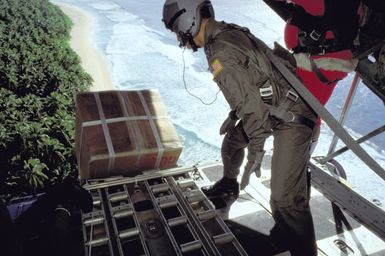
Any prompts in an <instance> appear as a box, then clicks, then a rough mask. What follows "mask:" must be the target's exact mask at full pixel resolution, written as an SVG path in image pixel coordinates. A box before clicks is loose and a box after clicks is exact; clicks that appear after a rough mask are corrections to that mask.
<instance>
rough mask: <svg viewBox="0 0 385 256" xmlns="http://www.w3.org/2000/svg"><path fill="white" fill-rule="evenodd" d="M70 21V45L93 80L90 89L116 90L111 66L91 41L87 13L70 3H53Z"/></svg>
mask: <svg viewBox="0 0 385 256" xmlns="http://www.w3.org/2000/svg"><path fill="white" fill-rule="evenodd" d="M54 4H55V5H57V6H58V7H59V8H60V9H61V10H62V11H63V12H64V14H66V15H67V16H68V17H69V18H70V19H71V21H72V23H73V26H72V29H71V33H70V35H71V40H70V47H71V48H72V49H73V50H74V51H75V52H76V53H77V54H78V55H79V57H80V64H81V66H82V67H83V69H84V70H85V71H86V72H87V73H88V74H90V75H91V77H92V79H93V80H94V81H93V83H92V86H91V87H90V91H91V92H94V91H104V90H117V89H118V88H117V86H116V85H115V84H114V82H113V79H112V75H111V72H112V70H111V69H112V68H111V64H110V63H109V62H108V60H107V59H106V57H105V56H104V55H103V54H102V53H101V52H100V51H99V50H98V49H97V48H96V47H95V45H94V44H93V43H92V34H91V32H92V20H91V17H90V15H89V14H87V13H86V12H84V11H82V10H80V9H79V8H76V7H74V6H72V5H68V4H63V3H54Z"/></svg>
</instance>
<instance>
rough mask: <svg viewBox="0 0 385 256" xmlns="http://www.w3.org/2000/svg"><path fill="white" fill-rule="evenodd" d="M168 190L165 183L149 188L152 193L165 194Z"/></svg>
mask: <svg viewBox="0 0 385 256" xmlns="http://www.w3.org/2000/svg"><path fill="white" fill-rule="evenodd" d="M169 188H170V186H169V185H168V184H167V183H161V184H156V185H153V186H151V190H152V192H153V193H161V192H166V191H168V189H169Z"/></svg>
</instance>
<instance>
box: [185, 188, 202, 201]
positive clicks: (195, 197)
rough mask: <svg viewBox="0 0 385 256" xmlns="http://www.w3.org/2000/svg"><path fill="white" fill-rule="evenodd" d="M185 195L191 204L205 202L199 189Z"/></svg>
mask: <svg viewBox="0 0 385 256" xmlns="http://www.w3.org/2000/svg"><path fill="white" fill-rule="evenodd" d="M184 195H185V197H186V199H187V201H189V202H190V203H195V202H201V201H203V200H205V196H204V195H203V193H202V191H200V190H199V189H195V190H189V191H186V192H185V194H184Z"/></svg>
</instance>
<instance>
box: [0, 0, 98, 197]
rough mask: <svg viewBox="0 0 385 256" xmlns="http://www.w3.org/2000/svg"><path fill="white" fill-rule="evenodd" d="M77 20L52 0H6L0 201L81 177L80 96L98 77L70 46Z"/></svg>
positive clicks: (1, 5)
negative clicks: (78, 148)
mask: <svg viewBox="0 0 385 256" xmlns="http://www.w3.org/2000/svg"><path fill="white" fill-rule="evenodd" d="M71 26H72V22H71V20H70V19H69V18H68V17H67V16H65V15H64V13H63V12H62V11H61V10H60V9H59V8H58V7H57V6H55V5H53V4H52V3H50V2H49V1H48V0H0V195H1V196H2V197H3V198H4V199H7V200H9V199H11V198H16V197H20V196H23V195H30V194H34V193H38V192H41V191H44V188H46V187H47V186H50V185H51V184H54V183H56V182H60V181H61V180H63V179H64V178H66V177H68V176H73V177H76V176H77V164H76V158H75V152H74V137H75V95H76V93H77V92H80V91H86V90H89V87H90V85H91V83H92V78H91V77H90V75H88V74H87V73H86V72H85V71H84V70H83V68H82V67H81V66H80V58H79V56H78V55H77V54H76V53H75V52H74V51H73V50H72V49H71V48H70V45H69V40H70V30H71Z"/></svg>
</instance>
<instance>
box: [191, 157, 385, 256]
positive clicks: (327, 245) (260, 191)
mask: <svg viewBox="0 0 385 256" xmlns="http://www.w3.org/2000/svg"><path fill="white" fill-rule="evenodd" d="M263 167H265V168H266V167H267V165H266V163H265V165H264V166H263ZM266 171H267V170H262V174H263V173H264V172H266ZM200 173H201V175H202V178H203V180H202V181H200V182H197V184H198V186H200V187H202V186H206V185H208V184H211V183H213V182H215V181H217V180H219V179H220V178H221V177H222V166H221V165H220V164H217V165H213V166H209V167H206V168H202V170H201V172H200ZM253 176H254V175H252V178H251V181H250V184H249V185H248V186H247V187H246V189H245V191H241V193H240V195H239V197H238V198H236V199H234V198H224V199H222V200H219V199H216V200H215V201H213V203H214V204H215V205H216V206H217V212H218V213H219V215H220V216H221V217H222V218H223V219H224V220H225V222H226V223H227V224H228V226H229V227H230V229H231V230H232V232H233V233H234V235H235V236H236V238H237V239H238V241H239V242H240V243H241V245H242V246H243V247H244V249H245V250H246V251H247V253H248V254H249V255H269V254H268V251H269V249H268V235H269V232H270V229H271V228H272V227H273V225H274V220H273V218H272V216H271V214H270V206H269V201H268V200H269V196H270V190H269V179H268V178H266V177H264V176H263V175H262V179H257V178H256V177H253ZM310 205H311V211H312V215H313V220H314V226H315V232H316V239H317V245H318V255H330V256H334V255H338V256H345V255H346V256H348V255H372V256H379V255H385V243H384V241H383V240H382V239H381V238H379V237H378V236H376V235H375V234H374V233H372V232H371V231H369V230H368V229H367V228H365V227H364V226H363V225H361V224H360V223H359V222H357V221H356V220H355V219H353V218H352V217H350V216H349V215H348V214H347V213H345V212H344V211H341V210H340V208H338V207H337V206H335V205H333V204H332V203H331V202H330V201H329V200H328V199H327V198H325V197H324V196H323V195H322V194H321V193H320V192H318V191H317V190H316V189H314V188H312V191H311V200H310ZM265 253H266V254H265ZM280 255H290V253H288V252H287V253H283V254H280Z"/></svg>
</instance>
